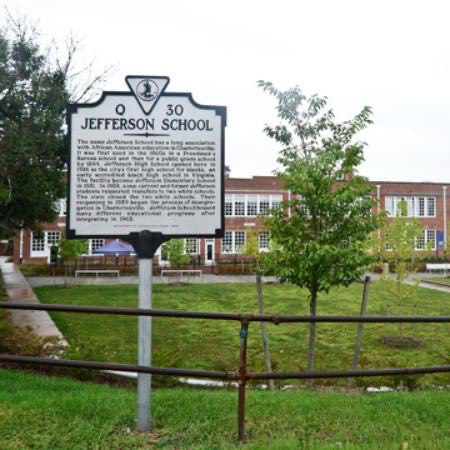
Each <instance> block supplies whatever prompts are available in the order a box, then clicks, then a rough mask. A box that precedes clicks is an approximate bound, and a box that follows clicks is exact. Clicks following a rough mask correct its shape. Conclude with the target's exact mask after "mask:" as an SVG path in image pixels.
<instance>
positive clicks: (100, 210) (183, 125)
mask: <svg viewBox="0 0 450 450" xmlns="http://www.w3.org/2000/svg"><path fill="white" fill-rule="evenodd" d="M126 82H127V84H128V86H129V88H130V91H129V92H104V93H103V95H102V96H101V98H100V99H99V100H98V101H97V102H95V103H91V104H71V105H69V109H68V125H69V138H70V155H69V180H68V183H69V208H68V221H67V228H68V229H67V235H68V237H69V238H76V237H80V238H87V237H92V236H99V237H124V236H127V235H129V234H130V233H135V232H140V231H142V230H150V231H152V232H160V233H162V234H163V235H165V236H173V237H182V236H198V237H201V236H203V237H221V236H223V228H224V214H223V195H224V194H223V192H224V188H223V169H224V128H225V126H226V108H225V107H223V106H205V105H199V104H198V103H196V102H195V101H194V100H193V98H192V95H191V94H190V93H175V92H166V91H165V90H166V87H167V85H168V83H169V78H168V77H155V76H128V77H127V78H126Z"/></svg>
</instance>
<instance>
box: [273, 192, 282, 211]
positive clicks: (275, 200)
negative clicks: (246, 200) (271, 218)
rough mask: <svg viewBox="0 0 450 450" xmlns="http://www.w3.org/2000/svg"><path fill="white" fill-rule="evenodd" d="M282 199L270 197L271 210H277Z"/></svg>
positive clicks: (278, 196) (275, 196)
mask: <svg viewBox="0 0 450 450" xmlns="http://www.w3.org/2000/svg"><path fill="white" fill-rule="evenodd" d="M282 200H283V197H282V196H281V195H272V209H277V208H279V207H280V206H281V201H282Z"/></svg>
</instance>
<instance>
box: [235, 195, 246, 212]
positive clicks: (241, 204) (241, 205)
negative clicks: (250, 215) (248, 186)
mask: <svg viewBox="0 0 450 450" xmlns="http://www.w3.org/2000/svg"><path fill="white" fill-rule="evenodd" d="M234 215H235V216H245V196H244V195H236V196H235V199H234Z"/></svg>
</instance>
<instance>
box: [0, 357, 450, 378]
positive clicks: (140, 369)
mask: <svg viewBox="0 0 450 450" xmlns="http://www.w3.org/2000/svg"><path fill="white" fill-rule="evenodd" d="M0 362H9V363H19V364H37V365H47V366H54V367H55V366H56V367H72V368H77V369H94V370H116V371H121V372H136V373H149V374H152V375H169V376H188V377H193V378H213V379H222V380H223V379H225V380H239V379H240V378H241V377H242V374H239V372H237V371H236V372H225V371H216V370H197V369H181V368H175V367H151V366H149V367H147V366H136V365H131V364H116V363H109V362H98V361H83V360H70V359H51V358H40V357H35V356H15V355H0ZM445 372H450V365H447V366H432V367H398V368H389V369H367V370H347V371H344V370H334V371H314V372H308V371H299V372H247V373H246V374H245V375H244V378H245V379H247V380H268V379H283V380H285V379H309V378H348V377H375V376H383V375H413V374H416V375H417V374H430V373H445Z"/></svg>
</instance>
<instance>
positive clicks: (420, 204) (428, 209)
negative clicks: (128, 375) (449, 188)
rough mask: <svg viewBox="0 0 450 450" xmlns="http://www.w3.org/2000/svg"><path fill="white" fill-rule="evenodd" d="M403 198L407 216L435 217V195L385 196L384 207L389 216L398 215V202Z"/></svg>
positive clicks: (399, 212)
mask: <svg viewBox="0 0 450 450" xmlns="http://www.w3.org/2000/svg"><path fill="white" fill-rule="evenodd" d="M402 200H404V201H406V203H407V213H406V216H407V217H435V215H436V208H435V205H436V199H435V197H413V196H405V197H391V196H387V197H385V201H384V209H385V211H386V212H387V213H388V215H389V216H391V217H396V216H400V214H401V211H400V208H399V204H400V202H401V201H402Z"/></svg>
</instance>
